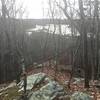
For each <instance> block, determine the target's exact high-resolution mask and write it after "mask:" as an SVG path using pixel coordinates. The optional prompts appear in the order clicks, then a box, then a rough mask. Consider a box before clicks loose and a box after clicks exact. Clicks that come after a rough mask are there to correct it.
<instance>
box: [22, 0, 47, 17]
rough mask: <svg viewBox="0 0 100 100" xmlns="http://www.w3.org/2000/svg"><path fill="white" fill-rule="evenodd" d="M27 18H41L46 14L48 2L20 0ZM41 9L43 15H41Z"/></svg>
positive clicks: (42, 0) (45, 0)
mask: <svg viewBox="0 0 100 100" xmlns="http://www.w3.org/2000/svg"><path fill="white" fill-rule="evenodd" d="M22 2H23V3H24V6H25V8H26V10H27V12H28V17H29V18H43V17H44V16H46V14H47V8H48V0H22ZM43 9H44V12H45V15H44V14H43Z"/></svg>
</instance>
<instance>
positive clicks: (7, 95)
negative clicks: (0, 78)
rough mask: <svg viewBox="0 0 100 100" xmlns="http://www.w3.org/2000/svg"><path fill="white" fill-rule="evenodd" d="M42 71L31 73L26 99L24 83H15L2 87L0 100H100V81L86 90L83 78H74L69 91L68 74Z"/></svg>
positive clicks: (29, 74)
mask: <svg viewBox="0 0 100 100" xmlns="http://www.w3.org/2000/svg"><path fill="white" fill-rule="evenodd" d="M40 71H41V69H40V68H39V69H34V70H31V71H29V73H28V77H27V93H26V95H25V98H24V97H23V94H24V93H23V81H21V83H20V84H18V85H16V83H15V81H14V82H12V83H10V84H5V85H4V84H3V85H1V86H0V87H1V89H0V100H100V87H99V85H100V82H99V81H91V82H90V88H89V89H85V88H84V79H83V78H73V79H72V81H71V84H70V87H71V88H70V89H68V87H67V86H68V80H69V77H70V74H69V73H68V72H62V73H61V72H56V74H55V71H54V69H53V68H44V69H42V72H41V73H40ZM55 75H56V76H55ZM96 85H97V86H98V87H97V86H96ZM23 98H24V99H23ZM26 98H27V99H26Z"/></svg>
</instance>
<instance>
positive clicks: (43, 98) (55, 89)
mask: <svg viewBox="0 0 100 100" xmlns="http://www.w3.org/2000/svg"><path fill="white" fill-rule="evenodd" d="M29 95H30V94H29ZM65 95H66V93H65V92H64V89H63V87H62V86H61V85H59V84H58V83H57V82H55V81H52V82H50V83H48V84H46V85H44V86H43V87H41V88H40V90H38V91H35V92H33V93H32V94H31V96H29V100H54V99H57V100H59V98H60V97H62V96H65Z"/></svg>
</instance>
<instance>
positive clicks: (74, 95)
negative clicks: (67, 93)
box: [71, 92, 92, 100]
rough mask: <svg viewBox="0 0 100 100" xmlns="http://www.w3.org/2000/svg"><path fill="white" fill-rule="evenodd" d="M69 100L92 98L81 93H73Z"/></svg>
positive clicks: (89, 99) (87, 99)
mask: <svg viewBox="0 0 100 100" xmlns="http://www.w3.org/2000/svg"><path fill="white" fill-rule="evenodd" d="M71 100H92V98H91V97H90V95H88V94H86V93H83V92H75V93H74V94H73V95H72V96H71Z"/></svg>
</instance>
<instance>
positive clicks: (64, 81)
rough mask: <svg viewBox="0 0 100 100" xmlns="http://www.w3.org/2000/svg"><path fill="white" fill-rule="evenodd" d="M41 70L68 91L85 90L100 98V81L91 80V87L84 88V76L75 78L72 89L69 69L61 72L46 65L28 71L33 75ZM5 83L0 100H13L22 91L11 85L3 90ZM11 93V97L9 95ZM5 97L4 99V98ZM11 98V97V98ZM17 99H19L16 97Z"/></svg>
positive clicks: (71, 92) (96, 98)
mask: <svg viewBox="0 0 100 100" xmlns="http://www.w3.org/2000/svg"><path fill="white" fill-rule="evenodd" d="M39 72H43V73H46V74H47V75H48V77H50V78H51V79H54V80H56V81H57V82H59V84H61V85H62V86H63V87H64V89H65V90H66V91H68V92H69V93H70V94H73V93H74V92H76V91H78V92H85V93H87V94H89V95H90V96H91V97H92V98H93V100H100V87H96V86H95V84H97V83H98V84H99V86H100V81H96V80H95V81H91V82H90V88H89V89H86V88H84V79H83V78H73V79H72V81H71V83H70V89H68V81H69V78H70V73H69V71H67V72H66V71H64V72H59V71H57V72H56V73H55V71H54V69H53V68H49V67H44V68H43V69H41V68H37V69H36V68H35V69H33V70H32V69H31V70H29V71H28V74H27V75H28V76H29V75H32V74H36V73H39ZM8 85H9V84H6V85H5V87H7V86H8ZM2 86H3V85H0V100H13V98H14V96H16V98H17V97H19V96H20V95H21V94H22V92H17V91H18V88H16V87H14V86H15V85H14V86H13V87H12V86H11V87H10V88H8V89H5V87H4V90H3V91H1V88H2ZM8 95H9V97H7V96H8ZM2 98H3V99H2ZM9 98H10V99H9ZM15 100H17V99H15Z"/></svg>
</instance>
